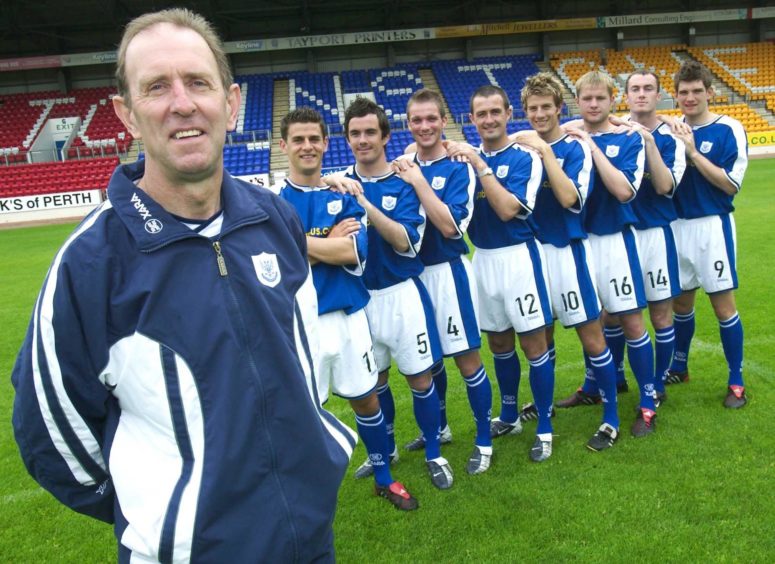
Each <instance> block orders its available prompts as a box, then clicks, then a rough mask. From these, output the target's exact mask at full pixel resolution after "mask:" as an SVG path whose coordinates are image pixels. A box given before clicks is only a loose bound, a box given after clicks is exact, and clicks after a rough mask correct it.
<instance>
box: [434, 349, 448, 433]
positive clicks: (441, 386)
mask: <svg viewBox="0 0 775 564" xmlns="http://www.w3.org/2000/svg"><path fill="white" fill-rule="evenodd" d="M431 375H432V376H433V383H434V384H435V385H436V393H437V394H438V395H439V421H440V423H439V426H440V428H441V429H443V428H444V427H446V426H447V369H446V368H445V367H444V361H443V360H440V361H439V362H437V363H436V364H434V365H433V366H431Z"/></svg>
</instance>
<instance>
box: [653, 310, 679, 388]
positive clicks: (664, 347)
mask: <svg viewBox="0 0 775 564" xmlns="http://www.w3.org/2000/svg"><path fill="white" fill-rule="evenodd" d="M654 341H655V345H654V350H655V353H656V355H655V356H656V360H655V362H654V386H655V387H656V389H657V391H658V392H664V391H665V378H667V369H668V368H670V360H671V359H672V358H673V348H675V330H673V326H672V325H671V326H670V327H665V328H664V329H655V330H654Z"/></svg>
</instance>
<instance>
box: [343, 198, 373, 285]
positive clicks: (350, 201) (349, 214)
mask: <svg viewBox="0 0 775 564" xmlns="http://www.w3.org/2000/svg"><path fill="white" fill-rule="evenodd" d="M342 204H343V205H342V211H341V213H340V214H339V215H338V216H337V218H336V221H337V223H339V222H340V221H342V220H344V219H349V218H353V219H357V220H358V221H359V222H360V224H361V228H360V230H359V231H358V232H357V233H356V234H355V235H352V239H353V243H354V245H355V253H356V255H357V257H358V262H357V264H355V265H345V266H344V269H345V270H346V271H347V272H349V273H350V274H354V275H355V276H361V275H362V274H363V269H364V268H366V256H367V255H368V235H367V230H366V210H364V209H363V207H361V205H360V204H359V203H358V202H357V201H356V199H355V198H354V197H353V196H350V195H349V194H346V195H345V196H344V198H343V199H342Z"/></svg>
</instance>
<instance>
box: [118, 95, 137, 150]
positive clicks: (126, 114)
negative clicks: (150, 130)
mask: <svg viewBox="0 0 775 564" xmlns="http://www.w3.org/2000/svg"><path fill="white" fill-rule="evenodd" d="M113 111H114V112H116V115H117V116H118V119H120V120H121V123H123V124H124V127H126V130H127V131H128V132H129V133H131V134H132V137H134V138H135V139H142V135H141V134H140V130H139V129H138V127H137V125H136V124H135V120H134V114H133V113H132V109H131V108H130V107H129V104H127V102H126V100H125V99H124V97H123V96H113Z"/></svg>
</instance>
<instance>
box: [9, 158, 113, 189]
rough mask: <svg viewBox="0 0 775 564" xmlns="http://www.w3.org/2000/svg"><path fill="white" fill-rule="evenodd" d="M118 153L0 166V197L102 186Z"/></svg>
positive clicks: (108, 177)
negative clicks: (107, 155) (104, 156)
mask: <svg viewBox="0 0 775 564" xmlns="http://www.w3.org/2000/svg"><path fill="white" fill-rule="evenodd" d="M117 164H118V158H117V157H108V158H94V159H84V160H80V161H78V160H74V161H65V162H52V163H34V164H26V165H24V166H0V197H3V198H7V197H16V196H29V195H36V194H50V193H56V192H74V191H79V190H96V189H100V190H103V189H104V188H105V186H107V183H108V180H109V179H110V175H111V174H112V173H113V169H114V168H115V167H116V165H117Z"/></svg>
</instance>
